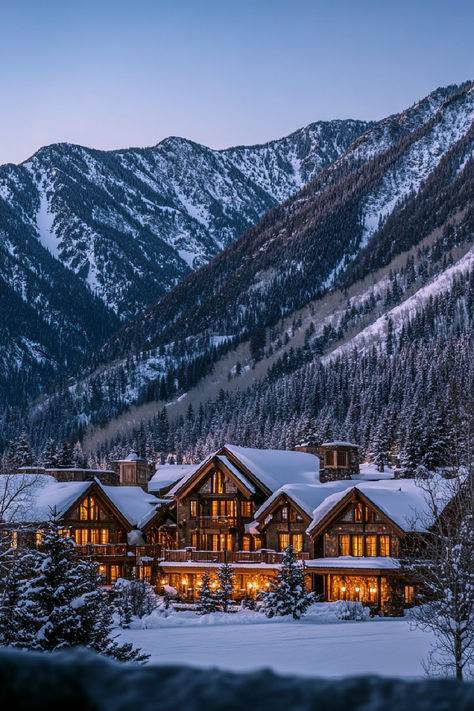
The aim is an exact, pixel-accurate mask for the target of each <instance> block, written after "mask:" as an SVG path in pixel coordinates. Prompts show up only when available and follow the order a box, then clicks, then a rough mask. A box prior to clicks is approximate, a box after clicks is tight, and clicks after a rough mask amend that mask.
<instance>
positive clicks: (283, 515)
mask: <svg viewBox="0 0 474 711" xmlns="http://www.w3.org/2000/svg"><path fill="white" fill-rule="evenodd" d="M281 520H282V521H288V506H282V507H281Z"/></svg>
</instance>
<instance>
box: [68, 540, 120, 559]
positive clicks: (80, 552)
mask: <svg viewBox="0 0 474 711" xmlns="http://www.w3.org/2000/svg"><path fill="white" fill-rule="evenodd" d="M128 549H129V548H128V546H127V544H126V543H102V544H96V543H87V544H86V545H84V546H79V545H78V546H74V553H75V554H76V555H77V556H78V558H120V557H126V556H127V555H128Z"/></svg>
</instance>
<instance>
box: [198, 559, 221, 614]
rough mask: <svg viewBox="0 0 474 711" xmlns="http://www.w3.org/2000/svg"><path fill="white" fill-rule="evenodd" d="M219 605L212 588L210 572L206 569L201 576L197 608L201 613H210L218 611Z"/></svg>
mask: <svg viewBox="0 0 474 711" xmlns="http://www.w3.org/2000/svg"><path fill="white" fill-rule="evenodd" d="M218 609H219V606H218V604H217V601H216V597H215V595H214V593H213V592H212V590H211V579H210V577H209V572H208V571H207V570H206V572H205V573H204V575H203V576H202V578H201V586H200V588H199V595H198V599H197V604H196V610H197V612H198V613H199V614H200V615H208V614H209V613H210V612H216V611H217V610H218Z"/></svg>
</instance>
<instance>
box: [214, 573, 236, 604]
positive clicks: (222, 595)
mask: <svg viewBox="0 0 474 711" xmlns="http://www.w3.org/2000/svg"><path fill="white" fill-rule="evenodd" d="M217 577H218V578H219V589H218V591H217V594H216V600H217V603H218V604H219V605H220V606H221V609H222V612H227V611H228V608H229V604H230V603H231V601H232V595H233V594H234V568H233V567H232V566H231V565H230V563H223V564H222V565H221V567H220V568H219V570H218V571H217Z"/></svg>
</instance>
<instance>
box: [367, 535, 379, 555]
mask: <svg viewBox="0 0 474 711" xmlns="http://www.w3.org/2000/svg"><path fill="white" fill-rule="evenodd" d="M365 550H366V555H369V556H375V555H377V536H366V538H365Z"/></svg>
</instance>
